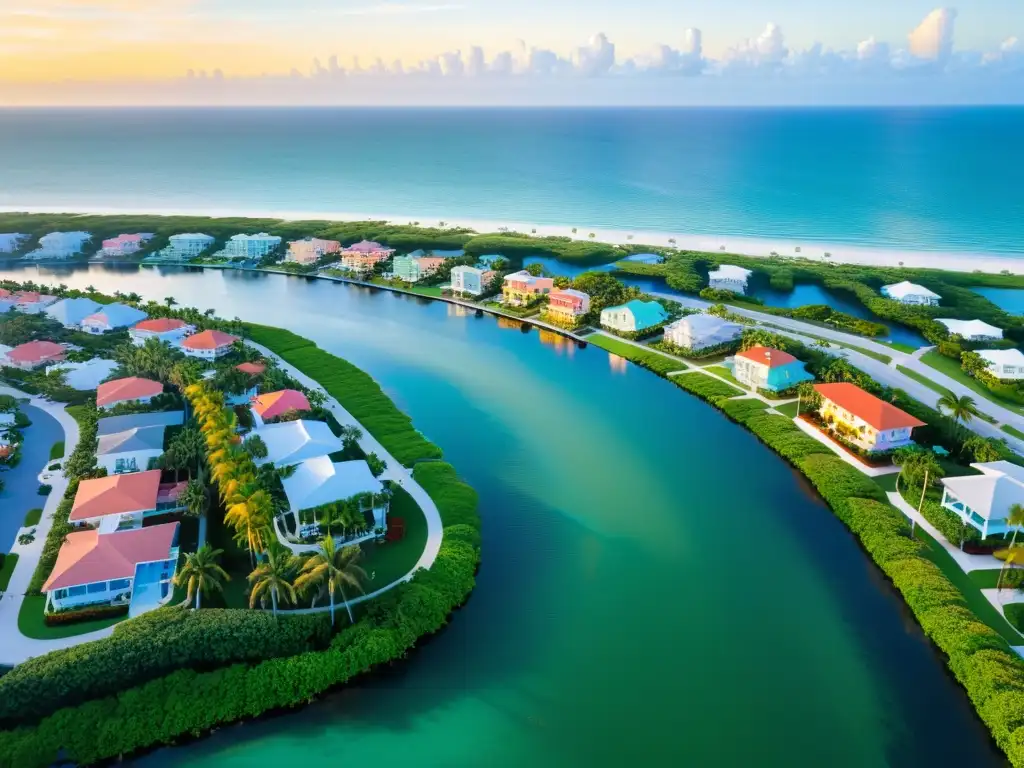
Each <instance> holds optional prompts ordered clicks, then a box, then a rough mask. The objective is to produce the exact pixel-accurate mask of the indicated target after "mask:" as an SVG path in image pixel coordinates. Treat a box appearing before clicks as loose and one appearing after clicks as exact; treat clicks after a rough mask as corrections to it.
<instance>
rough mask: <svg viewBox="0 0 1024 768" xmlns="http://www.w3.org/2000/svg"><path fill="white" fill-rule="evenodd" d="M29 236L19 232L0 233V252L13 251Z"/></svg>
mask: <svg viewBox="0 0 1024 768" xmlns="http://www.w3.org/2000/svg"><path fill="white" fill-rule="evenodd" d="M31 237H32V236H31V235H23V234H22V233H20V232H5V233H2V234H0V253H14V252H15V251H16V250H18V249H19V248H21V246H22V245H23V244H24V243H25V241H26V240H28V239H30V238H31Z"/></svg>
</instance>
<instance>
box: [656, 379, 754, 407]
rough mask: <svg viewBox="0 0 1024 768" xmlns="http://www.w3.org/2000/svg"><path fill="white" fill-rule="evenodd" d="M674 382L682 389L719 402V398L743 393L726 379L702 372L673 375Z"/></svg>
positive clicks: (726, 398) (712, 401)
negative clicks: (719, 378)
mask: <svg viewBox="0 0 1024 768" xmlns="http://www.w3.org/2000/svg"><path fill="white" fill-rule="evenodd" d="M672 383H673V384H675V385H676V386H677V387H679V388H680V389H685V390H686V391H687V392H690V393H692V394H694V395H697V396H698V397H701V398H703V399H705V400H708V401H710V402H711V403H714V404H716V405H717V404H718V401H719V400H728V399H730V398H733V397H736V396H737V395H740V394H743V393H742V392H741V391H740V390H738V389H736V387H734V386H732V385H731V384H726V383H725V382H724V381H719V380H718V379H713V378H711V377H710V376H705V375H704V374H702V373H690V374H685V375H683V376H673V377H672Z"/></svg>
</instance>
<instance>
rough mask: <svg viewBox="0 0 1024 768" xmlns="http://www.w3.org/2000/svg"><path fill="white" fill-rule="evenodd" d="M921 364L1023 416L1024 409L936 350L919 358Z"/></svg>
mask: <svg viewBox="0 0 1024 768" xmlns="http://www.w3.org/2000/svg"><path fill="white" fill-rule="evenodd" d="M921 362H922V363H924V364H925V365H930V366H931V367H932V368H934V369H935V370H937V371H939V372H940V373H944V374H946V375H947V376H949V378H951V379H953V381H956V382H959V383H960V384H963V385H964V386H965V387H969V388H970V389H971V390H972V391H974V392H975V393H977V394H979V395H981V396H982V397H983V398H985V399H986V400H988V401H989V402H991V403H995V404H996V405H1001V406H1002V407H1003V408H1006V409H1007V410H1010V411H1013V412H1014V413H1019V414H1024V407H1022V406H1020V405H1019V404H1017V403H1015V402H1013V401H1012V400H1005V399H1003V398H1000V397H999V396H998V395H997V394H996V393H995V392H993V391H992V390H990V389H989V388H988V387H986V386H985V385H984V384H982V383H981V382H980V381H978V380H977V379H976V378H974V377H973V376H971V375H970V374H968V373H967V372H966V371H965V370H964V369H963V368H961V367H960V363H959V362H958V361H957V360H953V359H951V358H948V357H945V356H944V355H941V354H939V352H938V350H935V349H932V350H929V351H928V352H925V353H924V354H923V355H922V356H921Z"/></svg>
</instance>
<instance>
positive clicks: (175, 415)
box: [96, 411, 185, 437]
mask: <svg viewBox="0 0 1024 768" xmlns="http://www.w3.org/2000/svg"><path fill="white" fill-rule="evenodd" d="M184 423H185V413H184V411H157V412H156V413H127V414H125V415H124V416H108V417H106V418H105V419H100V420H99V421H98V422H97V423H96V434H97V436H99V437H102V436H103V435H114V434H117V433H118V432H125V431H126V430H129V429H135V428H137V427H153V426H164V427H170V426H176V425H178V424H184Z"/></svg>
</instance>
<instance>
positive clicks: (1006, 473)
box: [942, 461, 1024, 537]
mask: <svg viewBox="0 0 1024 768" xmlns="http://www.w3.org/2000/svg"><path fill="white" fill-rule="evenodd" d="M971 466H972V467H974V468H975V469H977V470H979V471H980V472H981V474H980V475H968V476H964V477H944V478H942V485H943V486H945V487H944V488H943V490H942V506H943V507H945V508H946V509H948V510H949V511H950V512H953V513H955V514H956V515H957V516H958V517H959V518H960V519H961V520H963V521H964V522H965V523H966V524H967V525H970V526H971V527H972V528H976V529H977V530H978V531H980V532H981V535H982V536H983V537H986V536H995V535H998V534H1003V535H1004V536H1005V535H1009V534H1012V533H1013V530H1014V527H1015V526H1011V525H1010V524H1009V523H1008V522H1007V518H1008V517H1009V516H1010V508H1011V507H1012V506H1013V505H1014V504H1022V505H1024V467H1019V466H1017V465H1016V464H1011V463H1010V462H1008V461H993V462H988V463H984V464H971Z"/></svg>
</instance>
